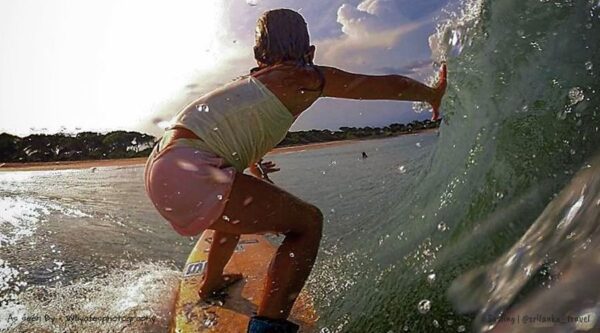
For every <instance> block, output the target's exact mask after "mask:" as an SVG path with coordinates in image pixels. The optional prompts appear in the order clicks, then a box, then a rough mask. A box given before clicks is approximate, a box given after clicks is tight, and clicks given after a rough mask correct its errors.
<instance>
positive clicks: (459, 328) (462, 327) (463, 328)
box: [456, 325, 467, 332]
mask: <svg viewBox="0 0 600 333" xmlns="http://www.w3.org/2000/svg"><path fill="white" fill-rule="evenodd" d="M466 330H467V329H466V328H465V325H460V326H458V328H457V329H456V331H457V332H464V331H466Z"/></svg>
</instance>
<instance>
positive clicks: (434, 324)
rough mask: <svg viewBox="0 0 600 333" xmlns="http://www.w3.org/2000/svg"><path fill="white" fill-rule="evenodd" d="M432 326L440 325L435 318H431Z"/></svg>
mask: <svg viewBox="0 0 600 333" xmlns="http://www.w3.org/2000/svg"><path fill="white" fill-rule="evenodd" d="M433 326H434V327H436V328H437V327H440V323H439V322H438V321H437V320H435V319H434V320H433Z"/></svg>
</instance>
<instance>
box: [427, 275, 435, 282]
mask: <svg viewBox="0 0 600 333" xmlns="http://www.w3.org/2000/svg"><path fill="white" fill-rule="evenodd" d="M427 282H429V284H433V283H434V282H435V273H431V274H429V275H427Z"/></svg>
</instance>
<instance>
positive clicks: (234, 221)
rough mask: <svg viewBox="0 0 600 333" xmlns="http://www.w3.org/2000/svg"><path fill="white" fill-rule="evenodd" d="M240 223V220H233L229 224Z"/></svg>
mask: <svg viewBox="0 0 600 333" xmlns="http://www.w3.org/2000/svg"><path fill="white" fill-rule="evenodd" d="M240 222H241V221H240V220H233V221H231V224H238V223H240Z"/></svg>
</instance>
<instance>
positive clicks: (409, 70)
mask: <svg viewBox="0 0 600 333" xmlns="http://www.w3.org/2000/svg"><path fill="white" fill-rule="evenodd" d="M432 63H433V61H432V60H431V59H420V60H415V61H412V62H409V63H407V64H406V65H404V66H396V67H394V66H384V67H380V68H378V69H377V71H379V72H382V73H387V74H400V75H411V74H412V75H414V74H417V73H421V72H423V71H426V70H431V65H432Z"/></svg>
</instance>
